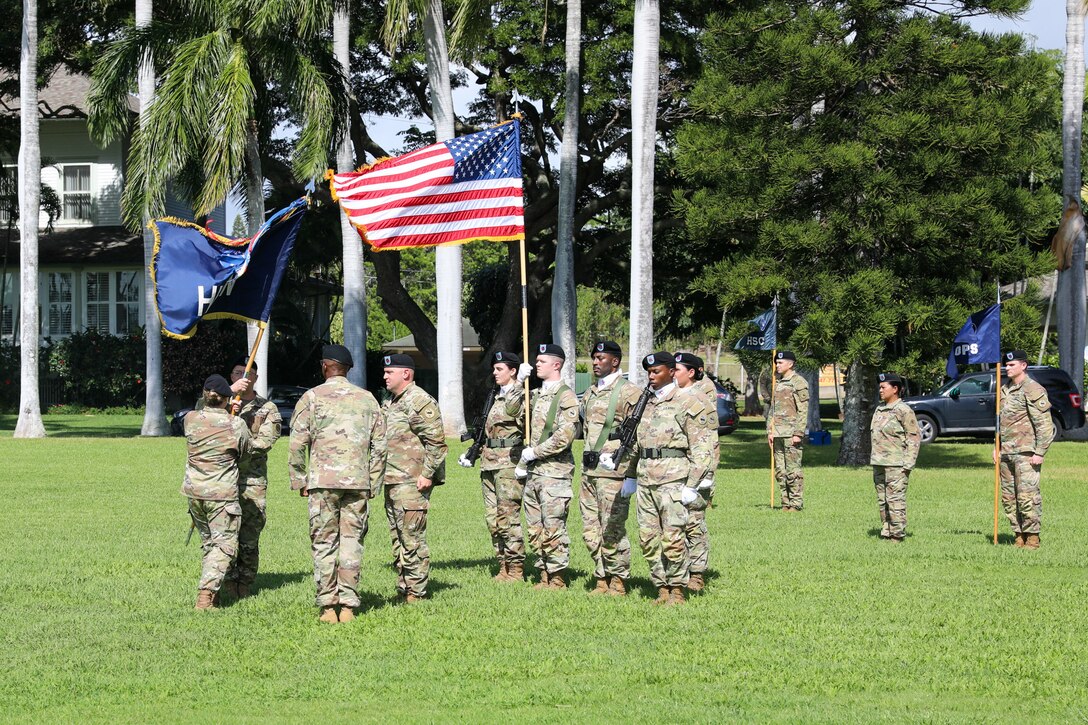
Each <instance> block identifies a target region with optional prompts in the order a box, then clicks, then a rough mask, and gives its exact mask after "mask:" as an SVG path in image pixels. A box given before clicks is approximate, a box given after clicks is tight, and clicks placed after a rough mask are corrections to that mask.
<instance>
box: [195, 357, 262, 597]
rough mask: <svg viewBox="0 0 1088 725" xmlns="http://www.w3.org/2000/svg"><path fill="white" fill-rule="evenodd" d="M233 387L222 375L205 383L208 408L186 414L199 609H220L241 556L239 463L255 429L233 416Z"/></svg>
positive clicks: (212, 377)
mask: <svg viewBox="0 0 1088 725" xmlns="http://www.w3.org/2000/svg"><path fill="white" fill-rule="evenodd" d="M230 394H231V391H230V385H228V384H227V380H226V378H224V377H223V376H222V375H212V376H211V377H209V378H208V379H207V380H205V381H204V395H203V400H204V407H203V408H202V409H200V410H193V411H190V412H189V413H187V414H186V415H185V421H184V424H185V444H186V448H187V449H188V454H189V456H188V459H187V460H186V462H185V481H184V483H182V486H181V493H182V495H183V496H188V497H189V516H190V517H191V518H192V519H193V526H194V527H195V528H196V530H197V531H199V532H200V541H201V549H202V550H203V552H204V555H203V558H202V561H201V571H200V589H199V592H198V593H197V597H196V608H197V609H214V608H215V600H216V595H217V594H218V592H219V587H220V586H222V584H223V579H224V578H225V577H226V574H227V571H228V570H229V569H230V566H231V564H232V563H233V561H234V557H235V556H237V555H238V529H239V527H240V525H241V521H242V508H241V506H239V505H238V461H239V459H241V458H242V457H243V456H245V455H246V454H248V453H249V430H248V429H247V428H246V425H245V423H243V422H242V420H241V419H240V418H235V417H233V416H230V415H228V414H227V403H228V402H229V401H230Z"/></svg>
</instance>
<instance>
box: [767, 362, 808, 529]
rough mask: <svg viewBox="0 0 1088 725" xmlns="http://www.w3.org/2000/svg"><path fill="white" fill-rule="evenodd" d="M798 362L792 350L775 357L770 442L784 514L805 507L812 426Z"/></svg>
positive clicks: (768, 429) (806, 386)
mask: <svg viewBox="0 0 1088 725" xmlns="http://www.w3.org/2000/svg"><path fill="white" fill-rule="evenodd" d="M796 362H797V358H796V357H795V356H794V354H793V353H792V352H790V351H789V350H780V351H779V352H778V353H776V354H775V358H774V368H775V373H776V374H777V378H776V380H775V384H774V394H773V396H772V397H771V408H770V411H769V413H768V416H767V442H768V443H769V444H770V445H771V446H772V448H773V450H774V477H775V479H776V480H777V481H778V487H779V490H780V491H781V498H782V510H783V511H800V510H801V509H803V508H804V505H805V501H804V499H805V474H804V472H803V471H802V470H801V451H802V446H803V445H804V442H805V429H806V428H807V427H808V383H806V382H805V379H804V378H803V377H801V376H800V375H798V374H797V372H796V371H795V370H794V369H793V366H794V364H795V363H796Z"/></svg>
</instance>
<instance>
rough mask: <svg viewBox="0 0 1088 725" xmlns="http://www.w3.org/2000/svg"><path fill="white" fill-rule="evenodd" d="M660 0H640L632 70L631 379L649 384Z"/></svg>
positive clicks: (652, 335)
mask: <svg viewBox="0 0 1088 725" xmlns="http://www.w3.org/2000/svg"><path fill="white" fill-rule="evenodd" d="M660 36H661V8H660V7H659V6H658V2H657V0H635V33H634V60H633V64H632V68H631V199H632V209H631V350H630V351H629V354H630V356H631V360H630V367H629V374H628V377H629V378H630V379H631V380H632V381H635V382H637V383H639V384H643V383H645V382H646V374H645V373H644V372H643V370H642V364H641V361H642V358H643V357H644V356H645V355H647V354H649V353H650V352H651V348H652V347H653V344H654V332H653V303H654V299H653V297H654V295H653V281H654V276H653V262H652V259H653V221H654V156H655V151H656V148H657V94H658V87H657V84H658V47H657V46H658V41H659V39H660Z"/></svg>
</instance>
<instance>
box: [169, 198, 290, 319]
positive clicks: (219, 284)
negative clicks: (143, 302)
mask: <svg viewBox="0 0 1088 725" xmlns="http://www.w3.org/2000/svg"><path fill="white" fill-rule="evenodd" d="M307 204H308V201H307V199H306V198H305V197H303V198H302V199H298V200H297V201H295V202H292V203H291V204H290V205H289V206H287V207H285V208H283V209H281V210H280V211H278V212H276V213H275V214H273V215H272V216H271V217H270V218H269V219H268V221H266V222H265V223H264V225H263V226H262V227H261V228H260V230H258V232H257V233H256V234H255V235H253V236H252V237H242V238H240V239H231V238H229V237H224V236H220V235H218V234H215V233H214V232H212V231H210V230H208V229H205V228H203V227H201V226H198V225H197V224H193V223H191V222H185V221H181V220H179V219H156V220H155V221H154V222H152V223H151V228H152V231H153V232H154V234H155V253H154V255H153V256H152V258H151V269H150V272H151V281H152V284H153V285H154V289H155V306H156V308H157V309H158V311H159V319H160V320H161V321H162V327H163V331H164V332H165V333H166V334H167V335H169V336H170V337H176V338H180V339H186V338H189V337H192V336H193V334H194V333H195V332H196V327H197V323H199V322H200V320H202V319H205V318H207V319H216V318H233V319H236V320H244V321H246V322H255V323H257V324H258V325H261V326H264V325H267V324H268V318H269V317H270V316H271V315H272V303H273V302H275V299H276V292H277V291H278V290H279V288H280V283H281V282H282V281H283V275H284V273H285V272H286V271H287V261H288V259H290V257H291V251H292V250H293V249H294V246H295V237H297V236H298V229H299V225H300V224H301V223H302V217H303V215H304V214H305V213H306V207H307Z"/></svg>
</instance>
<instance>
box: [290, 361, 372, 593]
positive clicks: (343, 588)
mask: <svg viewBox="0 0 1088 725" xmlns="http://www.w3.org/2000/svg"><path fill="white" fill-rule="evenodd" d="M385 453H386V451H385V420H384V419H383V418H382V414H381V411H380V410H379V408H378V401H377V400H375V399H374V396H373V395H371V394H370V392H369V391H367V390H363V389H362V388H359V387H357V386H355V385H352V384H351V383H349V382H348V380H347V378H345V377H343V376H341V375H337V376H334V377H331V378H328V379H327V380H325V382H324V383H322V384H321V385H318V386H317V387H316V388H311V389H310V390H307V391H306V392H305V393H304V394H303V395H302V397H301V398H299V401H298V404H297V405H295V412H294V414H293V415H292V416H291V438H290V452H289V454H288V466H289V468H290V474H291V488H292V489H294V490H301V489H306V490H307V491H308V492H309V509H310V542H311V546H312V552H313V559H314V584H315V586H316V589H317V596H316V598H315V603H316V604H317V606H319V607H335V606H337V605H340V606H341V607H351V608H355V607H358V606H359V567H360V564H361V562H362V558H363V540H364V539H365V538H366V531H367V517H368V514H369V512H368V504H367V502H368V500H369V499H371V498H373V497H374V496H377V495H378V490H379V489H380V488H381V486H382V474H383V471H384V468H385Z"/></svg>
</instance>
